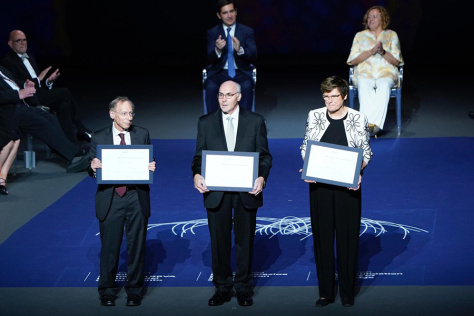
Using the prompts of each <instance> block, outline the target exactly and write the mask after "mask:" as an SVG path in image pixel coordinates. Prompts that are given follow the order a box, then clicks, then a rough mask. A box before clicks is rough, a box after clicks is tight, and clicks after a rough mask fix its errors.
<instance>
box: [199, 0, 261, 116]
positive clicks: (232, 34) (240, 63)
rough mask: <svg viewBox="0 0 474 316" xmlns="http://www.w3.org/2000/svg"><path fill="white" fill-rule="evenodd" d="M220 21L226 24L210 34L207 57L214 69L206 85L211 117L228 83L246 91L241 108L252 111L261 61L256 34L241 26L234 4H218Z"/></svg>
mask: <svg viewBox="0 0 474 316" xmlns="http://www.w3.org/2000/svg"><path fill="white" fill-rule="evenodd" d="M217 17H218V18H219V20H221V21H222V24H219V25H217V26H215V27H213V28H211V29H210V30H208V31H207V57H208V59H209V62H210V63H211V66H210V68H209V70H208V74H209V75H208V79H207V82H206V105H207V113H211V112H212V111H215V110H217V109H218V108H219V104H218V102H217V100H216V99H215V95H216V94H217V92H218V90H219V86H220V85H221V84H222V83H223V82H224V81H227V80H233V81H235V82H238V83H239V84H240V86H241V87H242V99H241V102H240V105H241V107H243V108H245V109H247V110H251V109H252V67H251V64H253V63H255V61H256V60H257V45H256V44H255V36H254V31H253V30H252V29H251V28H250V27H248V26H245V25H243V24H240V23H237V22H236V18H237V9H236V8H235V7H234V3H233V1H232V0H218V1H217Z"/></svg>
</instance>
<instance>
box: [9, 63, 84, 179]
mask: <svg viewBox="0 0 474 316" xmlns="http://www.w3.org/2000/svg"><path fill="white" fill-rule="evenodd" d="M21 87H23V89H22V88H21ZM35 93H36V89H35V84H34V82H32V81H29V80H26V82H24V83H18V82H16V81H15V80H14V79H13V76H12V74H11V73H10V72H9V71H8V70H7V69H5V68H4V67H2V66H0V116H2V117H3V118H4V120H5V122H6V125H7V126H6V128H7V130H8V131H10V132H19V133H28V134H30V135H32V136H33V137H36V138H38V139H40V140H42V141H44V142H45V143H46V144H47V145H48V146H49V147H51V148H52V149H53V150H54V151H56V152H57V153H58V154H59V155H61V156H62V157H63V158H64V159H66V160H67V161H68V164H67V166H66V171H67V172H68V173H71V172H80V171H85V170H86V169H87V167H88V165H89V160H88V155H87V153H86V152H85V151H84V149H82V147H81V146H79V145H77V144H74V143H72V142H71V141H70V140H69V139H67V137H66V135H64V133H63V131H62V130H61V127H60V126H59V123H58V120H57V118H56V117H55V116H54V115H52V114H50V113H48V112H45V111H43V110H41V109H39V108H36V107H30V106H29V105H28V104H26V103H25V102H24V100H25V99H26V98H29V97H32V96H34V95H35ZM14 136H15V135H14Z"/></svg>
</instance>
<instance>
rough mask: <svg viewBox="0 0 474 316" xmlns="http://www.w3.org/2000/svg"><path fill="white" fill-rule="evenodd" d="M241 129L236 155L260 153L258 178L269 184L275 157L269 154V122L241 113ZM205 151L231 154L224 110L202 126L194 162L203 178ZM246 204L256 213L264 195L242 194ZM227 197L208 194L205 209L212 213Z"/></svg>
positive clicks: (202, 119) (205, 118) (203, 119)
mask: <svg viewBox="0 0 474 316" xmlns="http://www.w3.org/2000/svg"><path fill="white" fill-rule="evenodd" d="M239 110H240V112H239V125H238V128H237V139H236V142H235V149H234V151H242V152H258V153H259V168H258V176H259V177H263V178H264V179H265V182H266V181H267V178H268V175H269V174H270V168H271V167H272V156H271V154H270V151H269V150H268V140H267V127H266V125H265V120H264V119H263V117H262V116H261V115H259V114H256V113H253V112H250V111H247V110H245V109H243V108H240V109H239ZM203 150H220V151H228V149H227V143H226V140H225V132H224V125H223V122H222V112H221V111H220V110H218V111H215V112H212V113H210V114H207V115H204V116H201V117H200V118H199V122H198V134H197V139H196V153H195V155H194V159H193V162H192V166H191V168H192V170H193V176H194V175H196V174H201V161H202V151H203ZM239 193H240V198H241V200H242V203H243V204H244V206H245V207H246V208H250V209H254V208H258V207H261V206H262V205H263V194H259V195H257V196H255V195H252V194H249V193H247V192H239ZM223 195H224V192H223V191H210V192H207V193H205V194H204V206H205V207H206V208H209V209H213V208H216V207H217V206H219V203H220V201H221V199H222V196H223Z"/></svg>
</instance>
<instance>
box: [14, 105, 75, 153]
mask: <svg viewBox="0 0 474 316" xmlns="http://www.w3.org/2000/svg"><path fill="white" fill-rule="evenodd" d="M14 116H15V117H16V120H17V121H18V125H17V128H19V129H20V130H21V131H22V132H25V133H28V134H31V135H32V136H33V137H36V138H38V139H40V140H42V141H44V142H45V143H46V144H47V145H48V146H49V147H51V148H52V149H53V150H55V151H56V152H57V153H58V154H60V155H61V156H62V157H63V158H64V159H66V160H67V161H72V160H73V158H74V156H76V155H77V154H78V152H79V151H80V150H81V148H80V146H78V145H76V144H74V143H72V142H71V141H69V139H67V137H66V136H65V135H64V133H63V131H62V130H61V127H60V126H59V123H58V120H57V119H56V117H55V116H54V115H52V114H50V113H47V112H45V111H43V110H40V109H37V108H31V107H30V108H28V107H17V108H16V109H15V113H14ZM15 129H16V128H15Z"/></svg>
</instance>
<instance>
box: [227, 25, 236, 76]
mask: <svg viewBox="0 0 474 316" xmlns="http://www.w3.org/2000/svg"><path fill="white" fill-rule="evenodd" d="M227 73H228V74H229V77H231V78H234V77H235V65H234V48H233V47H232V37H231V36H230V27H228V28H227Z"/></svg>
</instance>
